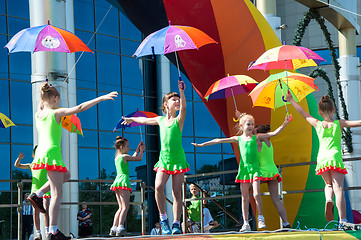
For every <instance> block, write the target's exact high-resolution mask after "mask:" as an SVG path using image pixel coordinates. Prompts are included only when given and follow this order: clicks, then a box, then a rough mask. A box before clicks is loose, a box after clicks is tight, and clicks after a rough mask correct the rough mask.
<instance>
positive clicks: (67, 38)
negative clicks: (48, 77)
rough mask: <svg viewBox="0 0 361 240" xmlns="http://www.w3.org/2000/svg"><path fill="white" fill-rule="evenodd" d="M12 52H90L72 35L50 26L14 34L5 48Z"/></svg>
mask: <svg viewBox="0 0 361 240" xmlns="http://www.w3.org/2000/svg"><path fill="white" fill-rule="evenodd" d="M5 47H6V48H8V49H9V53H13V52H38V51H51V52H66V53H72V52H81V51H84V52H91V50H90V49H89V48H88V47H87V46H86V45H85V43H84V42H82V41H81V40H80V39H79V38H78V37H77V36H75V35H74V34H73V33H71V32H69V31H67V30H65V29H62V28H58V27H54V26H52V25H50V24H47V25H43V26H37V27H31V28H26V29H23V30H21V31H20V32H18V33H17V34H15V36H13V37H12V38H11V39H10V41H9V42H8V44H6V46H5Z"/></svg>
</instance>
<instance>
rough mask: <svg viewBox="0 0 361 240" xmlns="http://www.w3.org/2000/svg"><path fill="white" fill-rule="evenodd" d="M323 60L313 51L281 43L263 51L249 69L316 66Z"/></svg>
mask: <svg viewBox="0 0 361 240" xmlns="http://www.w3.org/2000/svg"><path fill="white" fill-rule="evenodd" d="M322 61H325V59H323V58H322V57H320V56H319V55H318V54H317V53H315V52H314V51H312V50H310V49H308V48H305V47H300V46H292V45H282V46H279V47H275V48H272V49H270V50H267V51H266V52H264V53H263V54H262V55H261V56H260V57H259V58H258V59H257V60H256V61H255V62H253V63H251V64H250V67H249V68H248V70H249V69H262V70H264V71H266V70H270V69H293V70H294V69H298V68H302V67H311V66H318V65H319V64H320V62H322Z"/></svg>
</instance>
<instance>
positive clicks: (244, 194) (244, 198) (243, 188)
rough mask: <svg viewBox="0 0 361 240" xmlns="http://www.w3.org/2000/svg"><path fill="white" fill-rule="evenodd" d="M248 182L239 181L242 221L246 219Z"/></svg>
mask: <svg viewBox="0 0 361 240" xmlns="http://www.w3.org/2000/svg"><path fill="white" fill-rule="evenodd" d="M248 185H249V183H241V184H240V186H241V195H242V217H243V221H248V210H249V186H248Z"/></svg>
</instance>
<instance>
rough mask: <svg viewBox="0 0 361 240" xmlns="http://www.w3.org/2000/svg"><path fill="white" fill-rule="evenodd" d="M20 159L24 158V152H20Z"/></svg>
mask: <svg viewBox="0 0 361 240" xmlns="http://www.w3.org/2000/svg"><path fill="white" fill-rule="evenodd" d="M18 158H19V160H21V159H23V158H24V153H22V152H21V153H19V156H18Z"/></svg>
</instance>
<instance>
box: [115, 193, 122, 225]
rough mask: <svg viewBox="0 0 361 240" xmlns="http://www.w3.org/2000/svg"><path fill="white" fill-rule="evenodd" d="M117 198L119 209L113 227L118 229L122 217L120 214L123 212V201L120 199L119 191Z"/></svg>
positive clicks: (116, 194)
mask: <svg viewBox="0 0 361 240" xmlns="http://www.w3.org/2000/svg"><path fill="white" fill-rule="evenodd" d="M115 197H116V198H117V202H118V206H119V208H118V210H117V211H116V212H115V214H114V220H113V226H116V227H117V226H119V216H120V212H121V211H122V199H121V197H120V193H119V190H116V191H115Z"/></svg>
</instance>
